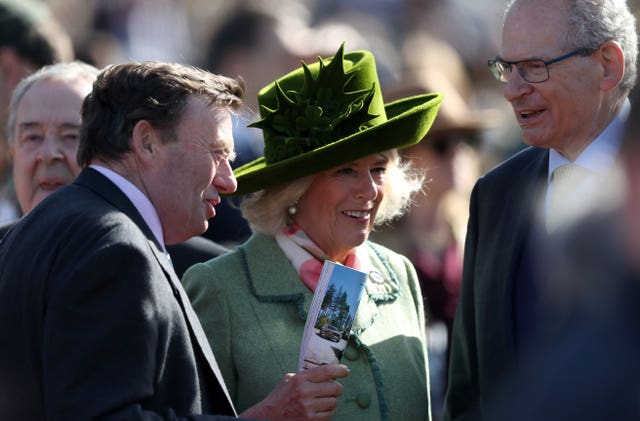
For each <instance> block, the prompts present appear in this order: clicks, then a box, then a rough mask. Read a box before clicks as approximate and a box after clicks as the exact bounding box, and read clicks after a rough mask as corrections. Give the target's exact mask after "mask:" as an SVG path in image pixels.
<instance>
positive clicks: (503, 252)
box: [478, 149, 548, 377]
mask: <svg viewBox="0 0 640 421" xmlns="http://www.w3.org/2000/svg"><path fill="white" fill-rule="evenodd" d="M534 151H535V152H534ZM547 166H548V152H547V151H546V150H540V149H532V156H531V159H528V160H527V161H526V163H525V164H524V165H522V166H520V167H519V168H518V169H517V171H513V173H512V174H511V177H510V179H509V181H508V185H507V186H508V187H507V188H506V189H505V190H504V191H502V192H501V194H504V197H496V195H490V197H489V199H488V200H491V201H495V203H497V204H499V205H498V206H499V208H500V209H501V210H502V211H501V212H500V213H499V214H497V215H493V216H492V217H491V221H488V220H484V221H482V222H481V223H482V224H484V225H490V227H487V228H486V229H487V230H489V231H492V232H491V237H492V238H493V240H492V241H493V245H491V246H490V247H493V248H495V250H493V251H490V252H489V253H490V254H488V256H491V258H492V259H494V260H493V261H492V262H487V263H488V264H487V265H483V266H484V267H486V268H487V269H492V270H494V269H495V268H500V267H502V268H503V270H501V271H497V273H487V274H485V275H484V276H483V277H486V278H494V279H495V282H483V283H481V284H479V285H478V287H479V288H486V289H485V290H481V291H479V292H478V296H480V297H489V300H490V302H487V303H484V305H483V306H482V308H485V309H487V310H490V311H486V312H482V314H483V316H482V317H483V321H479V328H480V330H481V331H482V332H483V334H482V335H481V336H480V337H479V340H481V341H484V342H485V343H486V345H485V346H481V347H480V349H491V350H492V355H484V356H482V357H481V358H483V359H485V360H487V362H488V364H485V365H484V366H485V367H486V366H489V367H492V366H493V367H495V372H494V375H495V376H496V377H500V376H499V375H498V373H501V372H503V370H504V368H505V367H509V366H510V364H515V362H516V361H515V355H516V347H515V331H514V329H515V325H514V313H513V311H514V308H513V299H514V296H513V295H514V284H515V281H516V278H517V276H518V265H519V263H520V259H521V257H522V252H523V249H524V246H525V242H526V241H527V239H528V235H529V233H530V231H531V229H532V228H533V224H534V223H536V214H537V206H538V200H539V198H540V193H541V191H544V190H543V189H542V187H543V186H544V180H545V179H546V171H547ZM505 201H508V202H509V203H510V206H505V205H504V202H505ZM495 221H500V223H499V224H496V223H495ZM486 246H487V244H484V245H483V247H486ZM487 289H488V290H487Z"/></svg>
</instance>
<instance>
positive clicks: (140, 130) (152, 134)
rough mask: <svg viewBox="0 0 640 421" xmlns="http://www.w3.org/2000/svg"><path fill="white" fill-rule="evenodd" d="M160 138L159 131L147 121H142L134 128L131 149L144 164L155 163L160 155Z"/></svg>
mask: <svg viewBox="0 0 640 421" xmlns="http://www.w3.org/2000/svg"><path fill="white" fill-rule="evenodd" d="M159 142H160V137H159V133H158V131H157V130H156V129H155V128H154V127H153V126H152V125H151V123H149V122H148V121H147V120H140V121H138V122H137V123H136V125H135V126H133V131H132V133H131V148H132V149H133V152H134V154H135V156H136V157H137V158H138V159H139V160H141V161H142V162H149V161H151V162H153V161H154V159H155V158H156V155H157V153H158V146H159Z"/></svg>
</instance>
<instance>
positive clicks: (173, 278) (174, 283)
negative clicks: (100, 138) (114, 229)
mask: <svg viewBox="0 0 640 421" xmlns="http://www.w3.org/2000/svg"><path fill="white" fill-rule="evenodd" d="M74 183H77V184H81V185H83V186H84V187H87V188H89V189H91V190H92V191H94V192H95V193H97V194H98V195H100V196H101V197H103V198H104V199H105V200H107V201H108V202H109V203H111V204H112V205H113V206H114V207H116V208H118V209H120V211H122V212H123V213H124V214H126V215H127V216H128V217H129V218H131V220H132V221H133V222H134V223H135V224H136V225H137V226H138V227H139V228H140V230H141V231H142V232H143V234H144V235H145V236H146V237H147V241H148V242H149V249H150V250H151V252H152V254H153V255H154V257H155V259H156V261H157V262H158V264H159V265H160V266H161V267H162V270H163V271H164V274H165V277H166V280H167V281H168V282H169V284H170V286H171V289H172V291H173V295H174V297H175V298H176V300H177V301H178V303H179V305H180V308H181V309H182V312H183V315H184V317H185V321H186V323H187V326H188V328H189V331H190V333H191V337H192V338H194V339H195V341H194V342H195V343H194V345H195V346H196V347H197V349H198V350H199V351H200V353H201V354H202V355H203V356H204V357H205V359H206V361H207V363H208V366H209V368H210V369H211V371H212V372H213V375H214V376H215V377H216V379H217V381H218V385H219V386H220V389H222V392H223V393H224V395H225V396H226V397H227V404H228V410H229V411H228V412H229V413H233V414H236V411H235V408H234V407H233V404H232V401H231V397H230V396H229V392H228V390H227V387H226V385H225V382H224V378H223V377H222V373H221V372H220V368H219V367H218V363H217V362H216V359H215V357H214V355H213V352H212V351H211V348H210V346H209V342H208V340H207V338H206V336H205V334H204V331H203V330H202V326H201V325H200V321H199V320H198V317H197V315H196V314H195V312H194V311H193V308H192V307H191V304H190V301H189V298H188V297H187V295H186V293H185V291H184V289H183V288H182V284H181V283H180V280H179V279H178V277H177V275H176V273H175V271H174V270H173V266H172V264H171V262H170V260H169V258H168V255H167V254H166V253H165V252H164V251H163V249H162V246H161V245H160V244H159V243H158V241H157V239H156V238H155V236H154V235H153V232H152V231H151V228H149V226H147V224H146V222H145V221H144V218H143V217H142V215H140V213H139V212H138V210H137V209H136V207H135V206H134V205H133V203H131V201H130V200H129V198H128V197H127V196H126V195H125V194H124V193H123V192H122V191H121V190H120V189H119V188H118V187H117V186H116V185H115V184H113V183H112V182H111V181H110V180H109V179H108V178H106V177H105V176H103V175H102V174H100V173H99V172H98V171H95V170H93V169H91V168H86V169H84V170H83V171H82V172H81V173H80V175H79V176H78V178H77V179H76V181H74Z"/></svg>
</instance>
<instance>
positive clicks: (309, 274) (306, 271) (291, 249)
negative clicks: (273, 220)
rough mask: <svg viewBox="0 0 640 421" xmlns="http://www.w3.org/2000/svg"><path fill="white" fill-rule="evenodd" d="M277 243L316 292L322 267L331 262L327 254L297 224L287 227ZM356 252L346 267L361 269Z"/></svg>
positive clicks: (302, 278)
mask: <svg viewBox="0 0 640 421" xmlns="http://www.w3.org/2000/svg"><path fill="white" fill-rule="evenodd" d="M276 241H277V242H278V245H279V246H280V248H281V249H282V251H283V252H284V254H285V255H286V256H287V258H288V259H289V261H290V262H291V264H292V265H293V267H294V268H295V269H296V271H297V272H298V275H300V279H301V280H302V283H303V284H305V285H306V286H307V288H309V289H310V290H311V291H315V290H316V286H317V285H318V278H319V277H320V272H321V271H322V265H323V263H324V261H325V260H330V259H329V257H328V256H327V254H326V253H325V252H324V251H322V250H320V248H319V247H318V246H317V245H316V244H315V243H314V242H313V241H312V240H311V239H310V238H309V237H308V236H307V234H305V232H304V231H303V230H302V228H300V227H299V226H298V225H295V224H293V225H292V226H290V227H286V228H285V229H283V230H282V232H281V233H280V234H278V235H276ZM356 252H357V249H355V250H353V251H351V252H349V254H348V255H347V259H346V261H345V266H349V267H351V268H354V269H360V261H359V259H358V257H357V256H356Z"/></svg>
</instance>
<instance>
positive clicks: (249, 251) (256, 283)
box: [239, 234, 402, 334]
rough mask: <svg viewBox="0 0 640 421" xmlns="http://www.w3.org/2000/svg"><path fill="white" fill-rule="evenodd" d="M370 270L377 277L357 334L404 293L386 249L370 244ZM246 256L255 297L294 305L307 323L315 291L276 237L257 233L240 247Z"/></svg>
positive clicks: (364, 304)
mask: <svg viewBox="0 0 640 421" xmlns="http://www.w3.org/2000/svg"><path fill="white" fill-rule="evenodd" d="M366 246H367V248H368V257H369V260H370V267H371V268H373V270H374V271H375V272H376V274H373V275H370V276H369V279H368V280H367V283H366V285H365V290H364V292H363V295H362V299H361V300H360V305H359V307H358V312H357V314H356V320H355V322H354V326H353V329H352V330H353V331H354V333H356V334H357V333H358V332H361V331H363V330H365V329H366V328H367V327H368V326H370V325H371V324H372V323H373V322H374V321H375V319H376V316H377V314H378V304H379V303H381V302H388V301H394V300H395V299H396V298H398V296H399V295H400V294H401V293H402V291H401V290H400V284H399V282H398V278H397V275H396V273H395V271H394V270H393V269H392V268H391V265H390V264H389V261H388V260H387V258H386V257H385V255H384V253H383V252H382V249H381V248H380V247H379V246H377V245H375V244H373V243H371V242H367V243H366ZM239 251H240V252H241V253H242V254H243V256H244V261H245V263H246V265H247V273H248V274H249V282H250V286H251V289H252V293H253V295H254V296H255V297H256V299H257V300H258V301H262V302H283V303H284V302H292V303H295V304H296V305H297V309H298V316H299V317H300V319H301V320H306V318H307V314H308V312H309V308H310V307H311V301H312V300H313V292H312V291H310V290H309V289H308V288H307V287H306V286H304V284H303V283H302V281H301V280H300V278H299V276H298V274H297V273H296V271H295V269H294V268H293V266H292V265H291V263H289V261H288V260H287V257H286V256H285V254H284V253H283V252H282V250H281V249H280V247H279V246H278V244H277V243H276V241H275V239H274V238H273V237H270V236H267V235H263V234H254V235H253V236H252V237H251V238H250V239H249V240H248V241H247V242H246V243H245V244H244V245H242V246H240V247H239Z"/></svg>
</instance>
